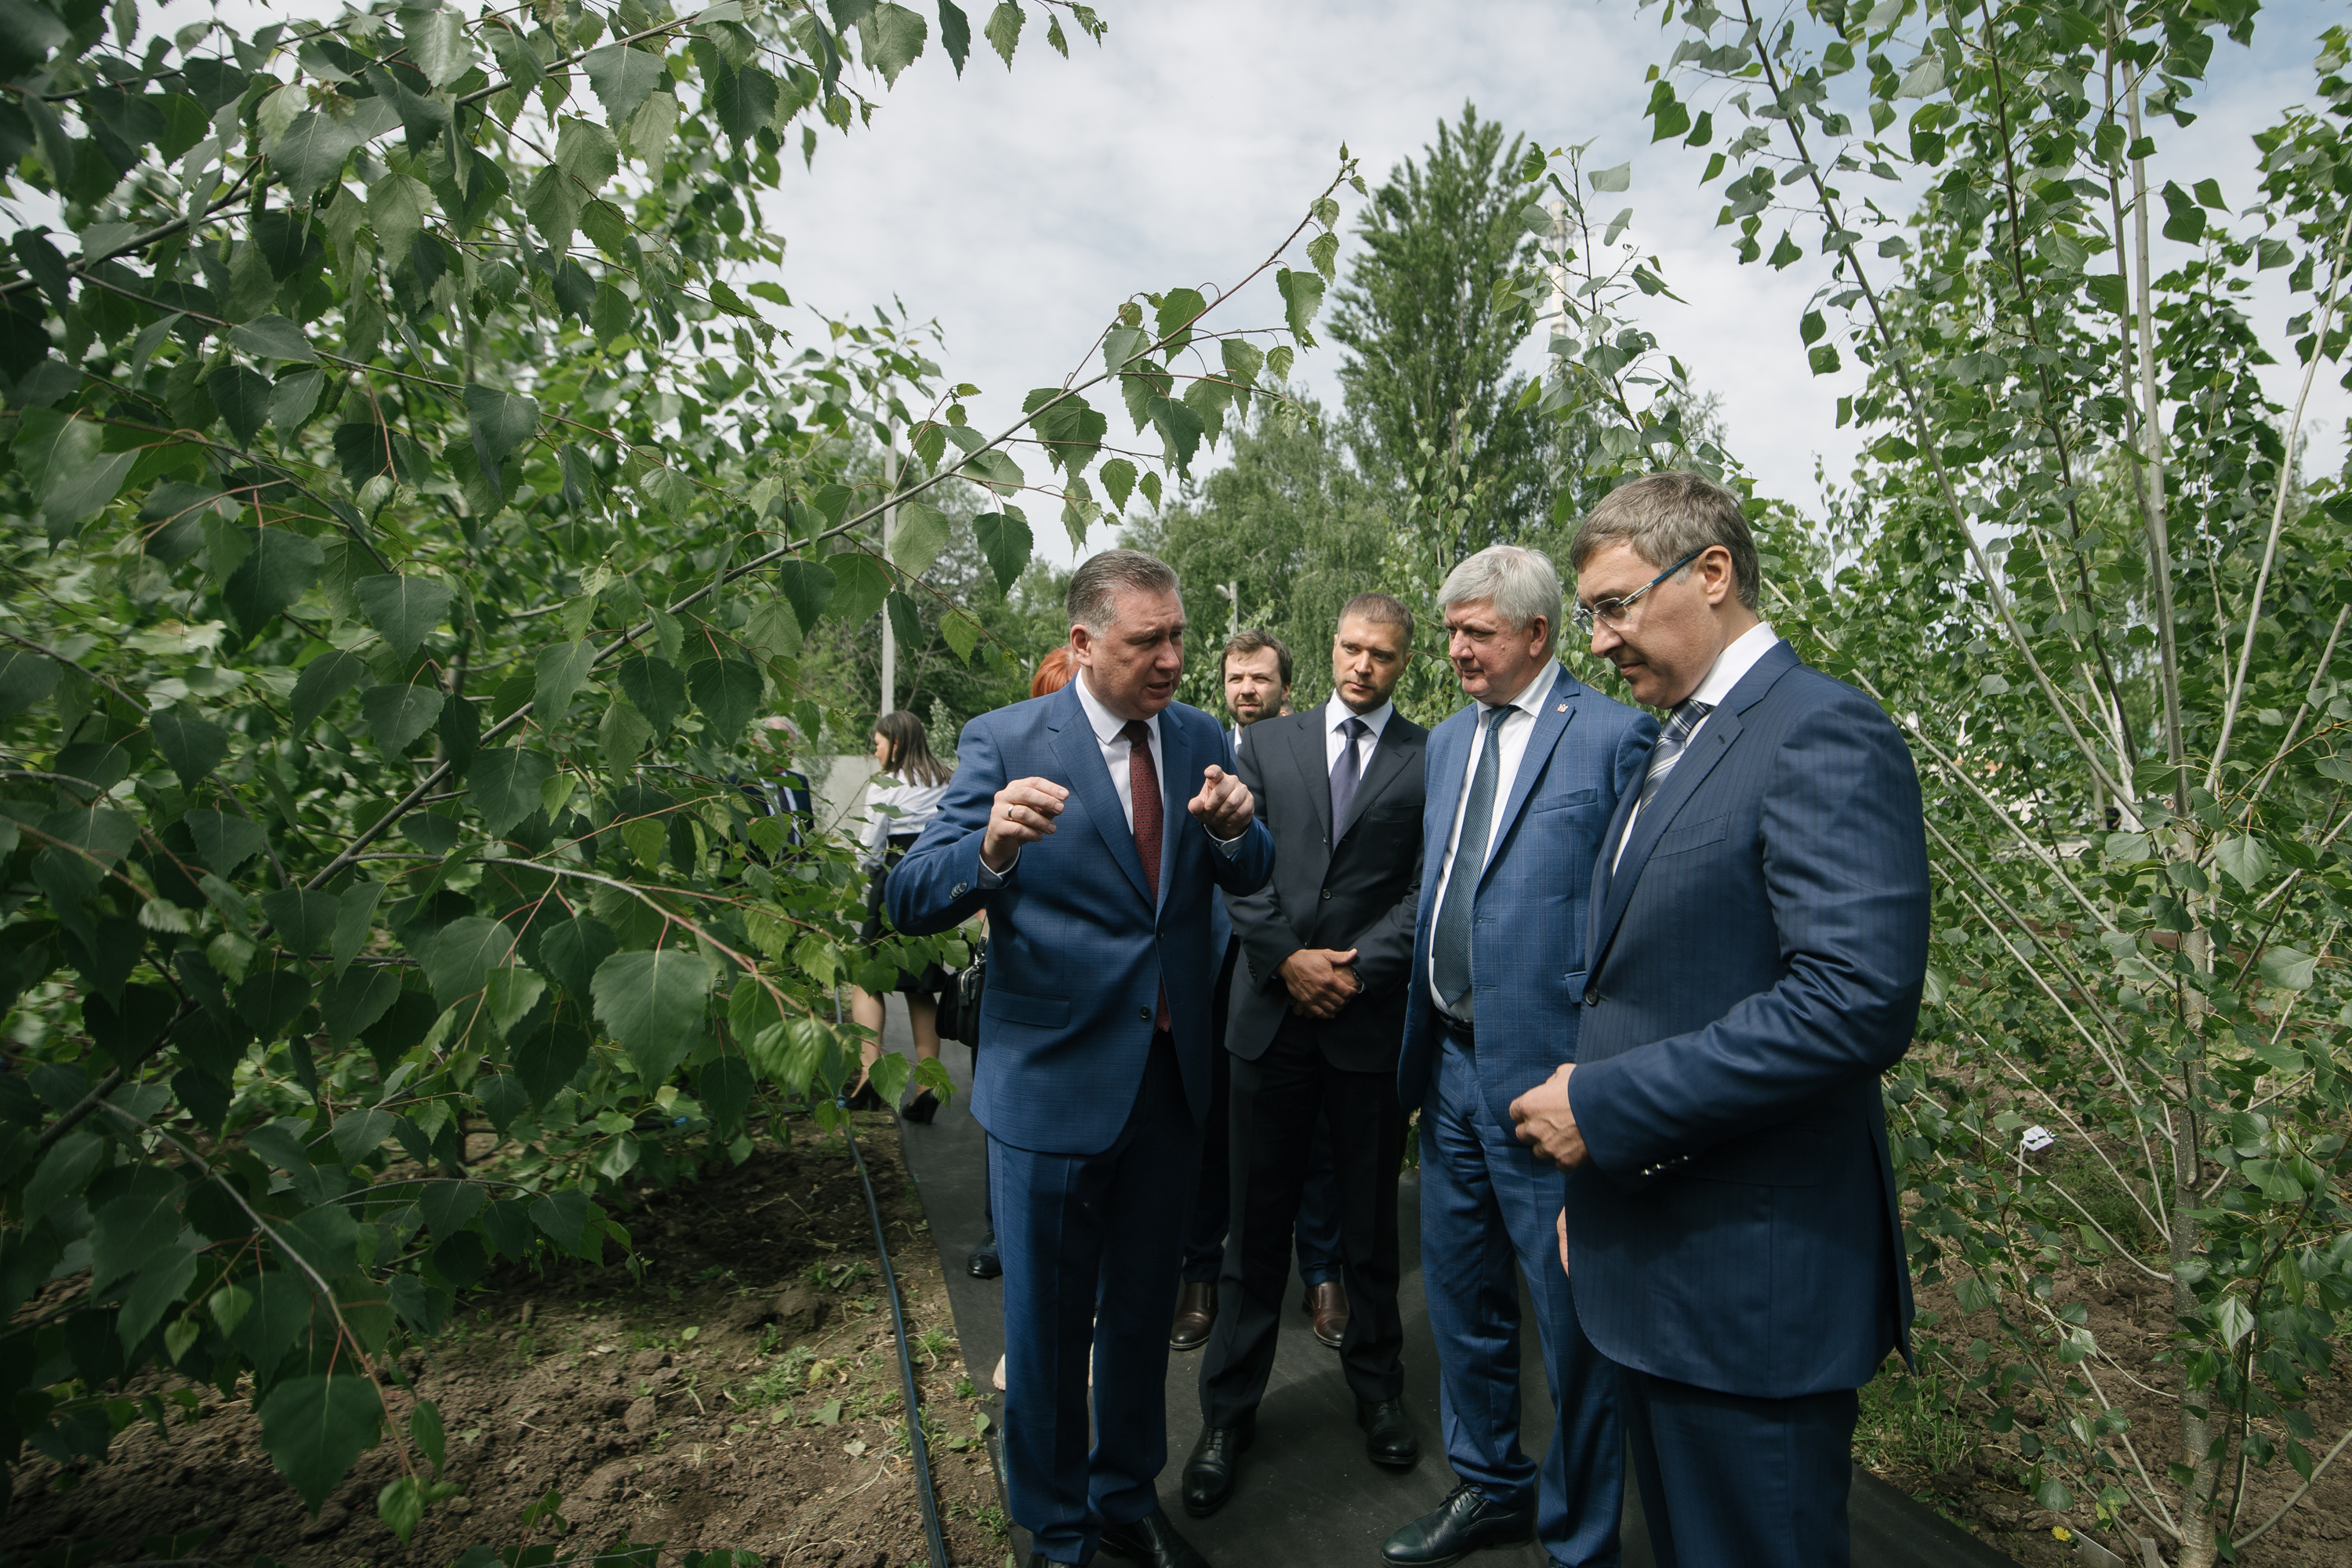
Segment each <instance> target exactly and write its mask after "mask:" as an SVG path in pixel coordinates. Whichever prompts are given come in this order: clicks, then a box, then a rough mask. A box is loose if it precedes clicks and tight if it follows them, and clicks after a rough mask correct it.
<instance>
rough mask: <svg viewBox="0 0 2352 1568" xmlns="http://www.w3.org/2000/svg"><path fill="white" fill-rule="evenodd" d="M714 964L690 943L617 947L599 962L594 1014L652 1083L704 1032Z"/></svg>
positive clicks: (663, 1077) (595, 984) (682, 1055)
mask: <svg viewBox="0 0 2352 1568" xmlns="http://www.w3.org/2000/svg"><path fill="white" fill-rule="evenodd" d="M710 979H711V977H710V965H709V964H708V963H704V962H703V958H702V955H701V954H700V953H698V952H694V951H692V950H691V949H688V948H682V947H665V948H656V949H655V950H654V951H652V952H616V953H614V955H613V956H612V957H610V958H607V959H606V960H604V963H600V964H598V965H597V966H596V978H595V981H594V982H593V986H592V990H593V994H594V998H595V1010H596V1016H597V1017H599V1018H601V1019H603V1020H604V1027H605V1028H606V1029H607V1030H608V1031H610V1033H611V1034H612V1037H613V1038H614V1040H615V1041H617V1042H619V1044H620V1047H621V1048H622V1049H623V1050H625V1051H626V1052H627V1053H628V1054H629V1059H630V1060H631V1061H633V1062H635V1064H636V1066H637V1071H638V1073H639V1075H640V1076H642V1077H643V1078H644V1079H645V1080H646V1082H647V1083H648V1084H657V1083H661V1082H663V1081H665V1080H667V1078H668V1077H669V1074H670V1071H671V1069H673V1068H676V1067H677V1063H678V1061H679V1059H680V1058H683V1057H684V1056H685V1055H686V1051H687V1047H688V1046H690V1045H692V1044H693V1043H694V1040H695V1038H696V1037H698V1036H699V1035H700V1034H701V1033H702V1029H703V1022H704V1015H705V1013H706V1012H707V1011H708V1010H709V998H710Z"/></svg>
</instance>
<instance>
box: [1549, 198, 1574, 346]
mask: <svg viewBox="0 0 2352 1568" xmlns="http://www.w3.org/2000/svg"><path fill="white" fill-rule="evenodd" d="M1544 206H1545V208H1546V210H1548V211H1549V213H1550V214H1551V249H1552V254H1553V255H1554V256H1565V255H1567V254H1568V204H1567V203H1566V202H1564V201H1562V200H1560V199H1559V197H1558V196H1554V197H1552V198H1551V200H1549V202H1546V203H1545V204H1544ZM1544 272H1545V274H1546V275H1547V276H1548V277H1549V279H1550V280H1551V290H1550V293H1551V299H1550V305H1551V332H1552V335H1553V336H1555V337H1557V336H1559V335H1560V334H1561V333H1562V332H1564V331H1566V330H1567V327H1568V268H1567V266H1566V264H1565V263H1562V262H1559V261H1554V262H1552V263H1550V264H1549V265H1548V266H1546V267H1545V268H1544ZM1545 346H1546V347H1547V348H1549V346H1550V345H1549V343H1547V344H1546V345H1545ZM1552 357H1554V358H1561V357H1564V356H1561V355H1554V356H1552Z"/></svg>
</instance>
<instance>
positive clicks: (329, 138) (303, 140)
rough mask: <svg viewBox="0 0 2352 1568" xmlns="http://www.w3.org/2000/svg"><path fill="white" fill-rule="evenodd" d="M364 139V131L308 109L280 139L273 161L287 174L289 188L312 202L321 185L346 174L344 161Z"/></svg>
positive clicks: (282, 172) (290, 191)
mask: <svg viewBox="0 0 2352 1568" xmlns="http://www.w3.org/2000/svg"><path fill="white" fill-rule="evenodd" d="M360 140H361V138H360V133H359V132H357V131H355V130H353V129H352V127H351V126H350V125H349V124H347V123H345V122H344V121H340V120H337V119H336V118H335V117H334V116H332V115H331V114H325V113H321V112H320V111H319V110H315V109H312V110H303V111H302V112H301V113H300V114H298V115H296V116H295V117H294V120H293V121H292V123H290V124H289V125H288V126H287V127H286V134H285V135H283V136H281V137H279V138H278V146H277V150H276V151H275V152H273V153H271V154H270V162H271V163H275V164H276V165H277V166H278V173H279V174H283V175H284V176H285V177H286V188H287V190H288V191H289V193H290V194H292V195H296V196H299V197H300V198H302V199H303V200H305V201H308V200H309V199H310V197H311V196H313V195H317V194H318V190H319V187H320V186H321V185H323V184H326V183H327V182H328V181H330V180H332V179H334V178H336V177H337V176H339V175H340V174H342V172H343V163H344V160H346V159H348V158H349V157H350V156H351V155H352V150H353V149H354V148H356V147H357V146H359V144H360Z"/></svg>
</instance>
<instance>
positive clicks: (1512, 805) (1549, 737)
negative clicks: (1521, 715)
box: [1481, 665, 1584, 879]
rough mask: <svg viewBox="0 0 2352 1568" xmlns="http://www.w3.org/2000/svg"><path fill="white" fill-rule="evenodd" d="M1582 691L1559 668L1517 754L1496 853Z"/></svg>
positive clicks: (1490, 862) (1491, 858)
mask: <svg viewBox="0 0 2352 1568" xmlns="http://www.w3.org/2000/svg"><path fill="white" fill-rule="evenodd" d="M1583 690H1584V688H1583V687H1582V686H1581V685H1580V684H1578V682H1577V679H1576V677H1574V676H1572V675H1570V674H1569V672H1568V667H1567V666H1566V665H1562V666H1560V667H1559V675H1558V676H1556V677H1554V678H1553V679H1552V683H1551V690H1550V691H1549V692H1548V693H1546V694H1545V697H1544V700H1543V706H1542V707H1540V708H1538V709H1537V710H1536V718H1535V729H1534V731H1532V732H1530V733H1529V734H1528V749H1527V750H1526V751H1524V752H1521V753H1519V770H1518V772H1517V773H1514V774H1513V775H1512V776H1511V793H1510V795H1509V796H1508V797H1507V799H1506V800H1505V801H1504V803H1503V815H1502V816H1501V817H1500V819H1498V820H1497V821H1496V824H1495V829H1494V832H1495V837H1494V838H1493V840H1492V842H1493V843H1494V845H1495V847H1496V849H1497V850H1499V849H1500V848H1501V847H1502V845H1503V840H1504V839H1505V838H1506V837H1509V835H1510V831H1511V827H1512V825H1513V824H1515V823H1517V821H1518V820H1519V813H1520V812H1521V811H1522V810H1523V809H1525V807H1526V806H1527V804H1528V795H1532V794H1534V793H1535V787H1536V780H1537V778H1538V776H1540V775H1541V774H1542V773H1543V770H1544V763H1546V762H1548V761H1549V759H1550V757H1551V752H1552V748H1553V747H1554V746H1557V745H1559V738H1560V736H1562V735H1563V734H1565V733H1567V731H1568V725H1569V721H1570V720H1571V719H1573V718H1575V717H1576V699H1577V698H1578V697H1579V696H1580V695H1581V694H1582V692H1583ZM1501 858H1502V856H1501V855H1500V854H1496V855H1490V856H1489V857H1487V859H1486V866H1487V868H1492V867H1493V866H1494V865H1495V863H1496V861H1498V860H1500V859H1501ZM1481 877H1482V879H1483V877H1484V872H1483V871H1482V872H1481Z"/></svg>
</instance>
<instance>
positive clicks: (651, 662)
mask: <svg viewBox="0 0 2352 1568" xmlns="http://www.w3.org/2000/svg"><path fill="white" fill-rule="evenodd" d="M614 677H615V679H618V681H619V682H620V687H621V689H622V691H624V692H625V693H626V694H627V696H628V699H629V700H630V702H632V703H633V704H635V707H636V710H637V711H638V712H640V713H642V714H644V715H645V716H646V720H647V721H650V722H651V723H652V725H653V727H654V728H655V729H656V730H667V729H668V728H669V727H670V725H671V724H672V723H674V722H676V721H677V716H678V715H679V714H680V713H681V712H683V711H685V710H686V677H684V676H682V675H680V674H679V673H678V672H677V666H676V665H674V664H672V663H670V661H669V660H667V659H666V658H656V657H654V656H652V655H648V654H637V655H635V656H634V657H633V658H625V659H623V660H622V661H621V663H620V668H618V669H616V670H615V671H614Z"/></svg>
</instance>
